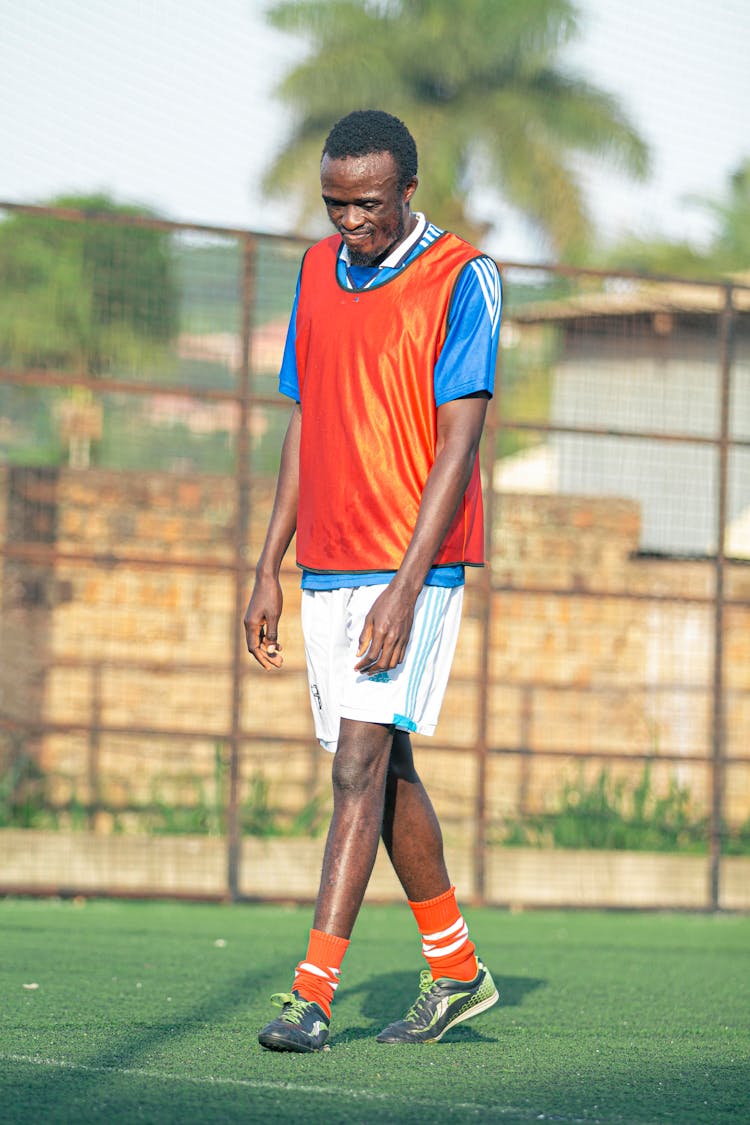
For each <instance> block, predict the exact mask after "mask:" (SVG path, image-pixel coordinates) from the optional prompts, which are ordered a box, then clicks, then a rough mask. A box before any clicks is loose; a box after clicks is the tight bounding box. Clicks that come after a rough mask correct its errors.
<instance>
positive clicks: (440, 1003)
mask: <svg viewBox="0 0 750 1125" xmlns="http://www.w3.org/2000/svg"><path fill="white" fill-rule="evenodd" d="M477 965H478V969H479V971H478V973H477V975H476V976H475V978H474V980H449V979H448V977H440V979H439V980H433V979H432V974H431V973H430V971H429V969H423V970H422V975H421V977H420V979H419V996H418V997H417V999H416V1000H415V1001H414V1003H413V1004H412V1006H411V1008H409V1011H408V1012H407V1013H406V1015H405V1016H404V1018H403V1019H402V1020H397V1021H396V1022H395V1023H389V1024H388V1027H385V1028H383V1030H382V1031H381V1032H380V1035H378V1036H377V1042H378V1043H437V1042H438V1041H439V1040H440V1039H442V1038H443V1036H444V1035H445V1033H446V1031H450V1029H451V1028H452V1027H455V1026H456V1024H458V1023H463V1021H464V1020H469V1019H472V1018H473V1017H474V1016H478V1015H479V1013H480V1012H486V1011H487V1009H488V1008H491V1007H492V1005H493V1004H496V1003H497V1001H498V998H499V997H498V992H497V988H496V987H495V982H494V981H493V979H492V977H491V976H490V971H489V969H487V968H486V967H485V966H484V965H483V964H482V962H481V961H477Z"/></svg>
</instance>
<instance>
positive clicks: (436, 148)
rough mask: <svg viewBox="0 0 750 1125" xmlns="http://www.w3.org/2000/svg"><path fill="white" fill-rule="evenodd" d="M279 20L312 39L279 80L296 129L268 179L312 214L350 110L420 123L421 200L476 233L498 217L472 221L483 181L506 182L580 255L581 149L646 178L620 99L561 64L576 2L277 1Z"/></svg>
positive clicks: (566, 250) (514, 196)
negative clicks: (328, 152)
mask: <svg viewBox="0 0 750 1125" xmlns="http://www.w3.org/2000/svg"><path fill="white" fill-rule="evenodd" d="M268 18H269V20H270V22H271V23H272V24H273V25H274V26H275V27H277V28H279V29H281V30H284V31H289V32H295V33H297V34H302V35H303V36H306V37H307V38H309V40H310V41H311V44H312V53H311V54H310V56H309V57H308V58H307V59H306V60H305V61H304V62H302V63H301V64H299V65H298V66H295V67H294V69H293V70H292V71H291V72H290V73H289V74H288V75H287V76H286V78H285V79H284V80H283V81H282V83H281V85H280V87H279V90H278V94H279V96H280V97H281V99H282V100H283V101H284V102H286V103H287V105H288V106H290V107H291V109H292V110H293V111H294V114H295V125H294V129H293V133H292V136H291V138H290V140H289V142H288V143H287V145H286V147H285V148H284V149H283V151H282V152H281V153H280V155H279V156H278V157H277V158H276V160H275V161H274V163H273V164H272V166H271V168H270V169H269V171H268V173H267V176H266V179H265V182H264V186H265V188H266V190H267V191H268V192H269V193H273V194H276V193H278V194H281V193H284V194H286V195H289V193H290V192H291V193H292V194H293V195H295V196H296V197H297V199H298V201H299V204H300V208H299V221H300V222H301V223H302V222H305V221H307V220H308V219H309V217H310V215H311V214H313V213H315V212H316V211H317V210H318V209H319V206H320V202H319V201H320V188H319V185H318V182H317V166H318V161H319V157H320V150H321V148H322V144H323V141H324V139H325V136H326V134H327V132H328V130H329V129H330V127H331V125H332V124H333V122H334V121H335V120H336V119H337V118H339V117H340V116H342V114H343V113H346V112H348V111H349V110H351V109H359V108H368V107H377V108H380V109H385V110H388V111H389V112H391V113H395V114H396V115H397V116H398V117H401V118H403V119H404V120H405V121H406V122H407V124H408V126H409V128H410V129H411V131H412V132H413V133H414V136H415V139H416V141H417V145H418V146H419V151H420V160H421V168H420V188H419V195H418V200H419V205H420V208H421V209H423V210H424V211H426V212H427V213H428V215H429V216H430V217H431V218H432V219H433V220H434V221H435V222H438V223H440V224H441V225H443V226H446V227H450V228H451V229H453V230H455V231H457V232H458V233H461V234H464V235H465V236H467V237H469V238H471V239H473V240H475V241H476V240H479V239H481V238H482V237H484V235H486V233H487V231H488V230H489V229H490V228H491V227H492V225H493V224H492V222H489V223H482V222H478V221H477V220H476V219H473V218H471V217H470V215H469V208H468V205H467V195H468V193H469V192H470V191H471V190H472V189H476V188H479V187H488V186H489V187H490V188H492V189H496V190H497V192H498V194H500V195H501V196H502V197H503V199H504V200H505V201H506V202H507V203H509V204H510V205H511V206H513V207H514V208H516V209H517V210H518V211H520V212H521V213H522V214H523V215H525V216H526V217H527V218H528V219H530V220H531V221H532V222H533V223H534V225H535V226H536V227H537V228H538V229H539V230H540V231H541V232H542V233H543V235H544V236H546V239H547V240H548V242H549V244H550V248H551V249H552V250H553V251H554V252H556V253H559V254H565V255H567V256H571V255H574V254H576V253H578V252H580V251H581V250H582V249H583V248H584V247H585V245H586V244H587V242H588V241H589V232H590V227H591V224H590V221H589V218H588V215H587V211H586V205H585V200H584V197H583V193H582V190H581V186H580V183H579V181H578V177H577V175H576V172H575V157H576V156H577V155H579V154H587V155H589V156H593V157H596V158H599V159H604V160H608V161H610V162H612V163H613V164H615V165H616V166H618V168H619V169H620V170H622V171H625V172H627V173H629V174H631V175H634V176H637V177H642V176H643V175H645V172H646V169H647V164H648V153H647V149H646V146H645V144H644V142H643V141H642V140H641V138H640V137H639V136H638V134H637V133H636V131H635V129H634V127H633V126H632V125H631V124H630V122H629V121H628V120H627V117H626V116H625V114H624V113H623V112H622V111H621V110H620V108H619V107H618V105H617V103H616V101H615V99H614V98H613V97H612V96H611V95H610V94H607V93H605V92H604V91H602V90H599V89H597V88H595V87H594V86H592V85H590V84H588V83H587V82H585V81H583V80H582V79H581V78H580V77H578V76H576V75H574V74H572V73H569V72H568V71H566V70H564V69H562V68H561V67H560V66H559V64H558V61H557V56H558V55H559V54H560V52H561V50H562V48H563V47H565V45H566V44H568V43H569V42H570V41H571V40H572V39H573V38H574V37H575V35H576V32H577V30H578V19H577V13H576V9H575V6H574V5H573V4H572V3H571V2H569V0H524V2H523V3H520V2H519V0H461V3H460V4H458V3H456V0H277V2H276V3H274V4H273V5H272V7H271V8H270V10H269V12H268Z"/></svg>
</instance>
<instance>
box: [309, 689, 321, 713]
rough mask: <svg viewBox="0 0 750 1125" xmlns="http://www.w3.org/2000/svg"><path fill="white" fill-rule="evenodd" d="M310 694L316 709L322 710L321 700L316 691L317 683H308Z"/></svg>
mask: <svg viewBox="0 0 750 1125" xmlns="http://www.w3.org/2000/svg"><path fill="white" fill-rule="evenodd" d="M310 695H311V696H312V697H313V699H314V700H315V702H316V703H317V705H318V710H319V711H322V710H323V700H322V699H321V698H320V692H319V691H318V685H317V684H311V685H310Z"/></svg>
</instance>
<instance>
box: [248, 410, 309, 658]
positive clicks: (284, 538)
mask: <svg viewBox="0 0 750 1125" xmlns="http://www.w3.org/2000/svg"><path fill="white" fill-rule="evenodd" d="M301 425H302V411H301V408H300V404H299V403H296V404H295V406H294V409H293V410H292V416H291V418H290V419H289V425H288V427H287V431H286V436H285V438H284V444H283V446H282V450H281V467H280V469H279V478H278V481H277V482H276V496H275V498H274V502H273V511H272V512H271V519H270V521H269V524H268V531H267V532H266V539H265V543H264V544H263V550H262V551H261V555H260V558H259V559H258V565H257V566H256V568H255V586H254V587H253V592H252V594H251V596H250V601H249V602H248V606H247V609H246V610H245V618H244V624H245V637H246V639H247V650H248V652H249V653H251V654H252V655H253V656H254V657H255V659H256V660H257V661H258V663H259V664H260V665H261V667H263V668H280V667H281V665H282V663H283V657H282V655H281V645H280V644H279V641H278V626H279V618H280V617H281V609H282V604H283V595H282V591H281V583H280V581H279V572H280V570H281V563H282V561H283V559H284V555H285V554H286V551H287V548H288V546H289V544H290V543H291V541H292V537H293V535H294V532H295V531H296V528H297V498H298V495H299V444H300V429H301Z"/></svg>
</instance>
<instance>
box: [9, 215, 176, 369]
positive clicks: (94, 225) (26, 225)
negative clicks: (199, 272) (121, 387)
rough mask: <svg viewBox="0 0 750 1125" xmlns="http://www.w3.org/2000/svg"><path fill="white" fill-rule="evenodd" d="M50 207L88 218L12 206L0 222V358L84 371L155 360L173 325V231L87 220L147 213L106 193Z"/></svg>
mask: <svg viewBox="0 0 750 1125" xmlns="http://www.w3.org/2000/svg"><path fill="white" fill-rule="evenodd" d="M50 206H53V207H60V208H67V209H73V210H75V211H80V212H85V213H87V214H89V215H91V216H92V221H74V220H64V219H60V218H55V217H52V216H45V215H38V214H24V213H18V214H14V215H11V216H10V217H8V218H6V219H5V220H4V221H3V222H1V223H0V359H1V360H2V361H3V362H5V363H8V364H13V365H18V366H27V367H49V368H60V369H65V370H69V371H72V372H73V373H75V374H77V375H81V376H92V375H99V374H102V373H104V372H105V371H108V370H111V369H112V367H114V366H115V365H126V366H133V365H135V364H138V363H143V362H144V361H145V362H148V361H151V360H153V359H154V357H155V356H156V355H158V354H160V348H162V347H163V345H165V344H166V343H167V342H168V341H169V340H170V339H171V337H172V336H173V335H174V333H175V331H176V328H177V297H178V294H177V287H176V282H175V276H174V270H173V263H172V253H171V246H170V240H169V236H168V235H166V234H164V233H163V232H162V231H159V230H155V229H150V228H147V227H139V226H135V225H133V226H131V225H123V224H120V223H117V222H109V223H108V222H106V221H105V222H102V221H93V220H94V216H96V217H97V219H101V217H102V216H108V215H110V216H112V217H113V219H114V218H116V217H121V216H131V217H133V218H137V217H140V216H149V215H150V212H148V211H146V210H145V209H143V208H136V207H124V206H121V205H119V204H116V203H115V202H114V201H113V200H111V199H109V198H108V197H107V196H105V195H92V196H72V197H62V198H59V199H55V200H53V201H51V203H50Z"/></svg>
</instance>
